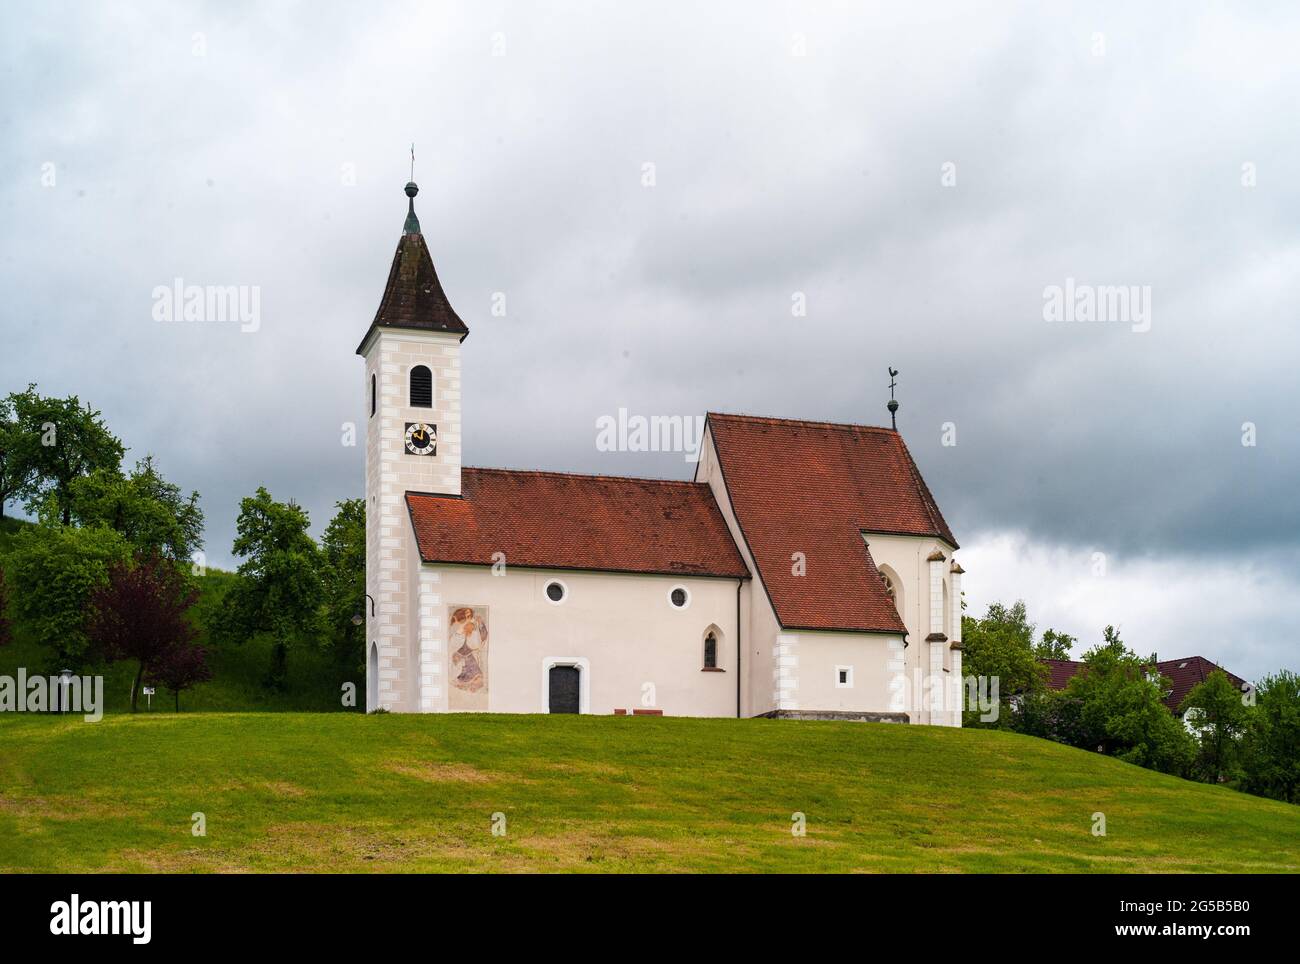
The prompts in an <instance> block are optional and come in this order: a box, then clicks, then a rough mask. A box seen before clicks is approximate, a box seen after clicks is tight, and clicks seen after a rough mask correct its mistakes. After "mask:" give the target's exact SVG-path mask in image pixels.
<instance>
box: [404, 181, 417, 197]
mask: <svg viewBox="0 0 1300 964" xmlns="http://www.w3.org/2000/svg"><path fill="white" fill-rule="evenodd" d="M419 193H420V187H419V185H418V184H416V183H415V182H414V181H407V182H406V196H407V197H415V196H416V195H417V194H419Z"/></svg>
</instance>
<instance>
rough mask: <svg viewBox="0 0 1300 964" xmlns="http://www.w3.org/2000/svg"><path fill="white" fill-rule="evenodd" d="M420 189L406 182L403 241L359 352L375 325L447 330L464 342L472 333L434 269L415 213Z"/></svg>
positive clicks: (380, 326) (359, 352)
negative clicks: (450, 299)
mask: <svg viewBox="0 0 1300 964" xmlns="http://www.w3.org/2000/svg"><path fill="white" fill-rule="evenodd" d="M419 190H420V189H419V188H418V187H416V186H415V182H413V181H412V182H411V183H409V184H407V185H406V196H407V197H408V198H410V204H409V207H408V211H407V215H406V224H405V225H404V227H403V229H402V237H401V240H399V241H398V242H397V253H396V254H394V255H393V267H392V269H391V270H390V271H389V272H388V286H387V287H386V288H384V296H383V298H381V299H380V301H379V310H378V311H376V312H375V320H374V321H373V322H371V324H370V328H368V329H367V330H366V337H365V338H363V339H362V340H361V345H358V346H357V354H361V346H362V345H364V344H365V343H366V339H368V338H369V337H370V333H371V332H372V331H374V330H375V329H376V328H413V329H416V330H418V331H448V332H451V333H453V334H457V335H460V337H461V341H464V340H465V336H466V335H468V334H469V328H467V327H466V326H465V322H463V321H461V320H460V316H459V315H457V314H456V311H455V309H454V308H452V306H451V302H449V301H448V300H447V295H446V293H445V292H444V291H443V290H442V284H441V283H440V282H439V281H438V272H436V271H435V270H434V269H433V258H431V257H430V256H429V248H428V246H427V245H426V244H425V243H424V235H423V234H421V233H420V221H419V219H418V218H417V217H416V216H415V195H416V194H417V193H418V192H419Z"/></svg>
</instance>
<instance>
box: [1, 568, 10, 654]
mask: <svg viewBox="0 0 1300 964" xmlns="http://www.w3.org/2000/svg"><path fill="white" fill-rule="evenodd" d="M11 642H13V627H11V626H10V625H9V586H8V584H7V583H6V582H5V571H4V570H3V569H0V646H8V645H9V644H10V643H11Z"/></svg>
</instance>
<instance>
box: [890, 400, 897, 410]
mask: <svg viewBox="0 0 1300 964" xmlns="http://www.w3.org/2000/svg"><path fill="white" fill-rule="evenodd" d="M888 408H889V411H890V412H897V411H898V402H896V401H894V399H892V398H891V399H890V400H889V406H888Z"/></svg>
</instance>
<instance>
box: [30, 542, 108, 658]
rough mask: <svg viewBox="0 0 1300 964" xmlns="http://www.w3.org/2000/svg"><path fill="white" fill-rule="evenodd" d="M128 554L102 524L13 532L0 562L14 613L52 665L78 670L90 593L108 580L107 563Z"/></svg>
mask: <svg viewBox="0 0 1300 964" xmlns="http://www.w3.org/2000/svg"><path fill="white" fill-rule="evenodd" d="M129 557H130V546H129V545H128V544H127V542H126V540H125V539H123V538H122V536H121V535H120V534H118V533H117V532H114V531H113V530H112V529H108V528H105V527H103V526H90V527H87V528H81V529H78V528H72V527H68V528H63V527H61V526H48V525H35V526H25V527H23V529H22V530H21V531H20V532H19V533H18V534H17V535H16V536H14V541H13V544H12V547H11V549H10V552H9V555H8V557H7V559H6V560H5V568H6V569H7V570H8V572H9V576H10V578H11V579H12V580H13V594H14V605H13V608H14V612H15V614H16V615H17V617H18V621H19V622H21V623H22V624H23V625H24V626H26V627H27V628H28V629H30V631H31V634H32V637H33V638H34V639H35V640H36V641H37V642H38V643H40V644H41V645H43V646H45V647H47V648H48V649H49V650H50V652H51V655H52V657H53V661H54V663H55V664H56V665H54V666H52V667H51V668H52V669H62V668H64V667H67V668H69V669H79V668H80V667H81V666H82V665H84V663H85V662H86V661H87V659H88V656H89V654H88V648H89V640H88V638H87V636H86V633H85V625H84V624H85V618H86V611H87V608H88V606H89V602H90V597H91V595H92V594H93V593H94V591H95V590H96V589H97V588H99V587H100V586H102V585H104V584H105V583H107V582H108V573H109V568H110V567H111V566H112V564H113V563H115V562H119V561H122V560H125V559H127V558H129Z"/></svg>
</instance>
